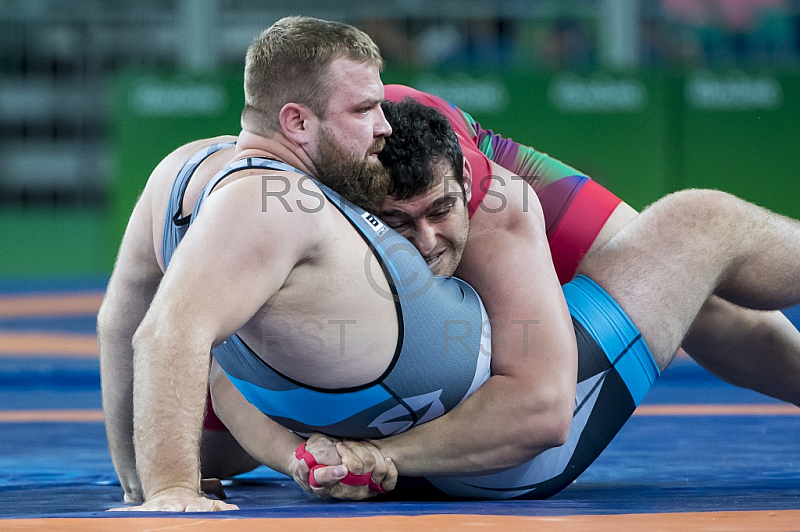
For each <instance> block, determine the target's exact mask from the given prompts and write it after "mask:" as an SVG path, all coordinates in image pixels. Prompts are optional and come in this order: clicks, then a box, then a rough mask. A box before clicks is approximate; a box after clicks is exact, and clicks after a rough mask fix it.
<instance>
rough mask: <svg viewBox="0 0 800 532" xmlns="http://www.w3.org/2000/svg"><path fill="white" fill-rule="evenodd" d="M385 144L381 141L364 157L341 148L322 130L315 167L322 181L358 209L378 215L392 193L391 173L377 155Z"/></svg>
mask: <svg viewBox="0 0 800 532" xmlns="http://www.w3.org/2000/svg"><path fill="white" fill-rule="evenodd" d="M384 143H385V141H384V139H383V137H378V138H376V139H375V141H374V142H373V143H372V145H371V146H370V148H369V150H367V152H366V153H365V154H363V155H362V156H360V157H359V156H357V155H353V154H352V153H350V152H348V151H347V150H346V149H344V148H342V146H341V145H340V143H338V142H337V141H336V139H335V137H334V135H333V133H332V132H331V131H330V130H329V129H328V128H326V127H321V128H320V133H319V141H318V148H317V154H316V158H315V160H314V166H315V167H316V169H317V174H318V178H319V180H320V181H321V182H322V183H324V184H325V185H327V186H329V187H330V188H332V189H333V190H335V191H336V192H338V193H339V194H341V195H342V196H344V197H345V198H347V199H348V200H350V201H352V202H353V203H355V204H356V205H358V206H359V207H361V208H363V209H366V210H367V211H370V212H379V211H380V207H381V204H382V203H383V200H384V198H385V197H386V195H387V194H388V192H389V180H390V176H389V171H388V170H387V169H386V168H385V167H384V166H383V165H382V164H381V163H380V161H378V159H377V157H375V156H373V155H374V154H375V153H377V152H379V151H380V150H381V149H383V145H384Z"/></svg>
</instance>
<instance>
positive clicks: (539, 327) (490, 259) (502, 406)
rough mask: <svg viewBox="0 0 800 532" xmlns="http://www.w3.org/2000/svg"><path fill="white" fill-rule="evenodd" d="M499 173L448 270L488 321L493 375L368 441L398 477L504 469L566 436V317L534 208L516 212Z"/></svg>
mask: <svg viewBox="0 0 800 532" xmlns="http://www.w3.org/2000/svg"><path fill="white" fill-rule="evenodd" d="M496 170H497V172H498V174H500V172H502V169H496ZM505 175H506V179H505V183H506V185H507V186H506V187H505V188H504V189H503V191H502V194H503V196H504V197H505V198H506V201H507V203H506V204H505V206H503V205H501V204H497V205H495V206H494V207H497V208H498V212H496V213H492V212H489V211H488V210H479V211H478V212H477V213H476V214H475V216H474V217H473V220H472V223H471V226H472V232H471V234H470V238H469V241H468V244H467V248H466V250H465V252H464V256H463V258H462V262H461V266H460V267H459V270H458V271H457V272H456V275H458V276H459V277H462V278H464V279H465V280H467V281H469V282H470V283H471V284H472V285H473V286H474V287H475V289H476V290H477V291H478V293H479V294H480V295H481V297H482V299H483V302H484V304H485V305H486V308H487V311H488V313H489V316H490V318H491V320H492V338H491V340H492V349H493V354H492V376H491V377H490V378H489V380H487V381H486V382H485V383H484V384H483V385H482V386H481V387H480V388H479V389H478V390H477V391H476V392H475V393H474V394H473V395H472V396H470V397H469V398H468V399H467V400H466V401H464V403H462V404H461V405H460V406H459V407H458V408H456V409H455V410H453V411H452V412H450V413H448V414H446V415H444V416H442V417H441V418H438V419H435V420H433V421H431V422H429V423H426V424H424V425H420V426H417V427H415V428H413V429H411V430H409V431H408V432H406V433H404V434H401V435H398V436H393V437H390V438H387V439H384V440H378V441H375V442H374V443H375V445H376V446H378V448H379V449H380V450H381V451H382V452H383V453H384V455H386V456H388V457H391V458H392V459H393V460H394V462H395V463H396V464H397V469H398V472H399V474H400V475H406V476H420V475H442V474H456V473H478V472H489V471H493V470H498V469H504V468H507V467H512V466H515V465H518V464H520V463H522V462H524V461H526V460H529V459H530V458H532V457H534V456H536V455H537V454H539V453H541V452H542V451H544V450H546V449H548V448H550V447H553V446H557V445H560V444H562V443H563V441H564V439H565V438H566V435H567V432H568V430H569V424H570V420H571V417H572V408H573V406H574V397H575V382H576V374H577V346H576V343H575V335H574V331H573V328H572V322H571V318H570V315H569V312H568V310H567V307H566V303H565V301H564V297H563V294H562V292H561V288H560V284H559V282H558V279H557V277H556V274H555V271H554V268H553V264H552V260H551V258H550V251H549V246H548V243H547V239H546V237H545V231H544V220H543V216H542V213H541V207H540V206H539V205H538V201H537V200H536V198H535V195H534V194H532V193H531V194H530V195H529V197H528V198H527V209H524V210H523V206H522V198H521V191H522V190H523V189H522V183H520V182H519V181H517V182H516V187H515V186H514V183H512V182H511V181H510V176H509V175H508V174H507V173H506V174H505ZM490 200H495V201H498V200H497V198H496V197H491V198H490ZM487 206H488V207H492V205H487ZM501 207H502V208H501ZM524 211H526V212H524Z"/></svg>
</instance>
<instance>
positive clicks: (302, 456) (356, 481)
mask: <svg viewBox="0 0 800 532" xmlns="http://www.w3.org/2000/svg"><path fill="white" fill-rule="evenodd" d="M294 456H295V458H297V459H298V460H303V461H304V462H305V463H306V465H307V466H308V469H309V471H308V483H309V484H310V485H311V487H312V488H319V487H321V486H320V483H319V482H317V479H316V478H315V477H314V471H315V470H316V469H319V468H320V467H327V466H325V465H322V464H318V463H317V459H316V458H314V455H313V454H311V453H310V452H308V451H307V450H306V442H303V443H301V444H300V445H299V446H298V447H297V449H295V451H294ZM340 482H341V483H342V484H347V485H348V486H369V489H370V491H375V492H377V493H386V492H385V491H383V488H382V487H381V485H380V484H378V483H377V482H375V481H374V480H372V473H364V474H361V475H356V474H355V473H349V472H348V473H347V476H346V477H344V478H343V479H342V480H340Z"/></svg>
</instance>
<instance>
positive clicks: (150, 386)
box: [133, 319, 211, 500]
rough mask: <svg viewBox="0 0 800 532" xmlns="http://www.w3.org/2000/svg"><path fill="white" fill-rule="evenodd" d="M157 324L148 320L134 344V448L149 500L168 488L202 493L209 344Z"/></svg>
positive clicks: (138, 468)
mask: <svg viewBox="0 0 800 532" xmlns="http://www.w3.org/2000/svg"><path fill="white" fill-rule="evenodd" d="M156 321H157V320H155V319H152V320H150V321H148V320H147V319H146V320H145V322H144V323H143V324H142V327H140V328H139V330H138V331H137V333H136V335H135V336H134V340H133V345H134V353H135V354H134V374H135V378H134V387H133V406H134V416H133V429H134V447H135V450H136V463H137V470H138V472H139V477H140V479H141V483H142V489H143V493H144V496H145V499H146V500H147V499H150V498H152V497H153V495H155V494H157V493H159V492H161V491H163V490H166V489H169V488H185V489H188V490H191V491H193V492H199V486H200V458H199V456H200V450H199V449H200V435H201V430H202V422H203V416H204V412H205V398H206V387H207V384H208V357H209V348H210V345H211V343H210V342H207V343H206V342H203V341H200V340H199V339H196V338H191V337H190V336H189V335H188V334H180V333H178V332H176V331H179V330H180V329H176V328H174V327H170V326H165V327H163V328H160V327H159V325H158V324H157V323H154V322H156ZM194 333H195V334H196V333H197V331H194Z"/></svg>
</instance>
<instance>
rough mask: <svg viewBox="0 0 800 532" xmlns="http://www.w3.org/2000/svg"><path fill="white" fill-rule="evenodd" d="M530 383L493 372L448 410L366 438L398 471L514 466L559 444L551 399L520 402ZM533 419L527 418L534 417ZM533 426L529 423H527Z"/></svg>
mask: <svg viewBox="0 0 800 532" xmlns="http://www.w3.org/2000/svg"><path fill="white" fill-rule="evenodd" d="M530 392H531V390H530V384H527V385H525V384H524V383H518V382H513V379H510V378H508V377H504V376H493V377H491V378H490V379H489V380H488V381H486V382H485V383H484V384H483V385H482V386H481V387H480V388H479V389H478V390H477V391H476V392H475V393H474V394H473V395H472V396H470V397H469V399H468V400H467V401H465V402H464V403H462V404H461V405H460V406H459V407H458V408H456V409H455V410H453V411H452V412H449V413H448V414H446V415H444V416H442V417H440V418H438V419H435V420H433V421H431V422H428V423H425V424H423V425H418V426H416V427H414V428H413V429H411V430H409V431H408V432H405V433H403V434H399V435H397V436H392V437H389V438H385V439H381V440H374V441H372V443H373V444H375V445H376V446H377V447H378V448H379V449H380V451H381V452H382V453H383V454H384V456H386V457H390V458H392V460H394V462H395V464H396V465H397V470H398V473H399V474H400V475H401V476H435V475H453V474H479V473H489V472H492V471H497V470H502V469H507V468H509V467H514V466H517V465H519V464H521V463H523V462H525V461H527V460H530V459H531V458H533V457H535V456H536V455H538V454H540V453H541V452H543V451H545V450H547V449H549V448H551V447H553V446H556V445H560V444H561V441H560V440H559V438H558V437H556V436H554V435H555V434H558V430H559V428H558V427H553V423H554V422H557V419H556V417H554V416H553V414H552V410H551V409H552V408H553V406H554V405H553V403H552V401H548V400H538V399H542V395H541V394H540V395H538V396H537V399H534V400H532V401H528V402H525V403H524V404H523V399H524V398H525V397H526V396H527V397H528V398H530V396H531V393H530ZM537 418H538V420H539V422H540V425H539V426H538V428H537V427H536V426H535V423H534V424H532V423H531V422H528V421H522V420H531V419H537ZM532 425H533V426H532Z"/></svg>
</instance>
